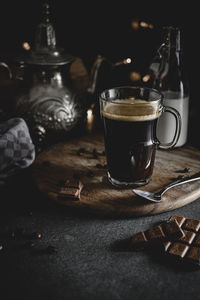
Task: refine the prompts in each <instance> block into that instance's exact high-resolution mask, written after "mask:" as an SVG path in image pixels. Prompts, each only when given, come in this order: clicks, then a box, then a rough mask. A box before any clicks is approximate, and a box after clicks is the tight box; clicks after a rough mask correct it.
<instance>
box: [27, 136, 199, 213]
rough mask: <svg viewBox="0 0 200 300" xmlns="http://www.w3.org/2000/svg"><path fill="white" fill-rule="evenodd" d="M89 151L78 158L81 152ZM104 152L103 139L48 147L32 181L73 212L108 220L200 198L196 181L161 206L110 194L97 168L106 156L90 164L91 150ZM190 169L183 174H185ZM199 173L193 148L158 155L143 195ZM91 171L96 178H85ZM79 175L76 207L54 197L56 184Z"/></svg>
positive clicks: (167, 208) (158, 210) (119, 193)
mask: <svg viewBox="0 0 200 300" xmlns="http://www.w3.org/2000/svg"><path fill="white" fill-rule="evenodd" d="M81 147H82V148H85V149H87V150H88V152H91V153H86V154H81V155H78V154H77V151H78V150H79V149H80V148H81ZM94 148H95V149H96V150H97V151H98V152H102V151H103V150H104V143H103V136H102V135H88V136H84V137H79V138H74V139H71V140H68V141H66V142H61V143H58V144H55V145H53V146H51V147H50V148H48V149H46V150H45V151H43V152H41V153H40V154H39V155H38V156H37V158H36V160H35V162H34V164H33V166H32V172H33V178H34V181H35V183H36V186H37V187H38V189H39V190H40V191H41V193H43V194H44V195H46V196H48V197H49V199H52V200H55V201H56V202H57V203H59V204H61V205H63V206H66V207H73V208H77V209H85V210H86V211H90V212H93V213H97V214H101V215H110V216H120V217H130V216H142V215H152V214H159V213H162V212H166V211H170V210H174V209H176V208H178V207H182V206H184V205H186V204H188V203H190V202H192V201H195V200H196V199H198V198H199V197H200V182H199V181H195V182H192V183H186V184H184V185H180V186H177V187H174V188H172V189H170V190H169V191H167V192H166V193H165V194H164V196H163V199H162V201H161V202H160V203H153V202H149V201H147V200H144V199H141V198H140V197H138V196H136V195H135V194H133V192H132V191H131V190H121V189H116V188H114V187H113V186H112V185H111V184H110V183H109V182H108V180H107V175H106V170H105V169H103V168H98V165H97V164H102V165H104V164H105V163H106V161H105V156H104V155H98V158H94V155H93V154H92V151H93V149H94ZM185 168H189V172H188V173H187V174H184V173H183V172H182V170H183V169H185ZM199 169H200V151H199V150H197V149H195V148H193V147H182V148H177V149H173V150H167V151H166V150H157V152H156V160H155V167H154V172H153V177H152V180H151V182H150V183H149V184H148V185H146V186H144V187H142V189H143V190H147V191H156V190H159V189H160V188H161V187H162V186H164V185H165V184H167V183H169V182H171V180H172V178H175V177H177V176H178V175H186V176H187V175H192V174H194V173H196V172H198V171H199ZM88 171H92V172H93V175H94V176H92V177H91V176H90V175H88ZM77 173H78V174H80V176H81V178H80V180H81V182H82V183H83V185H84V188H83V190H82V192H81V198H80V201H72V200H67V199H66V200H64V199H62V200H61V199H60V198H59V197H58V191H59V188H60V182H61V181H63V180H65V179H67V178H72V177H73V176H74V174H77Z"/></svg>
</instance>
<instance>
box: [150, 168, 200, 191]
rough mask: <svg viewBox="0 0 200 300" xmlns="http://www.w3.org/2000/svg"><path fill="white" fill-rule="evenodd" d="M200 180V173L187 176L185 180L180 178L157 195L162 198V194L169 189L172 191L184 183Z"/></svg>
mask: <svg viewBox="0 0 200 300" xmlns="http://www.w3.org/2000/svg"><path fill="white" fill-rule="evenodd" d="M198 179H200V172H198V173H195V174H193V175H191V176H187V177H184V178H180V179H177V180H176V181H173V182H171V183H169V184H168V185H166V186H165V187H164V188H162V189H161V190H160V191H159V192H157V193H156V195H157V196H161V195H162V194H164V192H166V191H167V190H168V189H170V188H171V187H173V186H177V185H180V184H183V183H187V182H191V181H195V180H198Z"/></svg>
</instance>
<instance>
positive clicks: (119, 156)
mask: <svg viewBox="0 0 200 300" xmlns="http://www.w3.org/2000/svg"><path fill="white" fill-rule="evenodd" d="M164 110H165V111H168V112H171V113H172V114H173V115H174V116H175V119H176V132H175V135H174V138H173V141H172V142H170V143H168V144H165V145H161V144H160V143H159V141H158V140H157V137H156V125H157V120H158V118H159V117H160V116H161V114H162V113H163V111H164ZM100 113H101V116H102V120H103V125H104V141H105V151H106V158H107V165H108V179H109V181H110V182H111V183H112V184H113V185H115V186H118V187H129V186H140V185H145V184H147V183H148V182H149V181H150V180H151V177H152V173H153V167H154V160H155V153H156V148H157V146H158V145H159V147H160V148H164V149H169V148H172V147H173V146H174V145H175V144H176V142H177V140H178V137H179V134H180V126H181V121H180V115H179V114H178V113H177V112H176V110H174V109H171V108H168V107H164V106H163V105H162V94H161V93H160V92H158V91H157V90H154V89H149V88H142V87H117V88H112V89H108V90H105V91H103V92H102V93H101V95H100Z"/></svg>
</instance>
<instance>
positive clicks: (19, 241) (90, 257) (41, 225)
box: [0, 170, 200, 300]
mask: <svg viewBox="0 0 200 300" xmlns="http://www.w3.org/2000/svg"><path fill="white" fill-rule="evenodd" d="M30 174H31V173H30V170H26V171H24V172H23V173H21V174H19V175H18V176H16V177H14V178H12V179H11V180H10V182H8V183H7V185H6V186H5V187H4V188H1V191H0V192H1V196H0V199H1V201H0V214H1V217H0V244H1V245H2V246H3V249H2V250H1V251H0V276H1V279H0V286H1V288H0V291H1V295H4V296H1V299H4V300H7V299H9V300H11V299H12V300H13V299H20V300H22V299H25V300H32V299H34V300H35V299H37V300H40V299H43V300H44V299H48V300H50V299H56V300H61V299H73V300H74V299H79V300H81V299H87V300H89V299H92V300H93V299H96V300H97V299H101V300H102V299H104V300H106V299H109V300H115V299H123V300H128V299H131V300H132V299H146V300H147V299H154V300H155V299H159V300H160V299H162V300H164V299H168V300H169V299H175V298H176V297H177V298H178V299H184V300H186V299H188V300H191V299H200V294H199V281H200V270H192V269H188V268H185V267H184V266H182V265H179V264H177V263H174V262H172V261H171V260H167V259H164V257H163V256H162V255H158V253H151V254H150V253H147V252H133V251H130V249H128V247H127V244H126V242H125V241H126V239H128V238H129V237H130V236H131V235H132V234H133V233H135V232H137V231H141V230H145V229H147V228H149V227H150V226H152V225H154V224H155V223H157V222H160V221H163V220H165V219H168V218H169V217H170V216H171V215H173V214H174V215H183V216H186V217H189V218H196V219H199V218H200V214H199V211H200V210H199V206H200V200H196V201H194V202H193V203H191V204H188V205H187V206H184V207H182V208H179V209H177V210H174V211H171V212H167V213H163V214H160V215H155V216H147V217H138V218H129V219H123V218H122V219H110V218H102V217H99V216H95V215H85V214H81V213H80V212H77V211H73V210H69V209H68V208H65V207H61V206H58V205H57V204H55V203H52V202H50V201H49V200H48V199H44V198H43V197H42V196H41V195H39V194H38V192H37V190H36V189H35V187H34V185H33V183H32V180H31V175H30Z"/></svg>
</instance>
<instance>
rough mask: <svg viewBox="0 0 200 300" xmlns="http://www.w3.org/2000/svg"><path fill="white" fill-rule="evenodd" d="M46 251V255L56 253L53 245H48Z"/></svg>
mask: <svg viewBox="0 0 200 300" xmlns="http://www.w3.org/2000/svg"><path fill="white" fill-rule="evenodd" d="M46 250H47V252H48V253H55V252H57V248H56V246H55V245H49V246H47V249H46Z"/></svg>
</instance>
